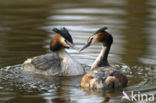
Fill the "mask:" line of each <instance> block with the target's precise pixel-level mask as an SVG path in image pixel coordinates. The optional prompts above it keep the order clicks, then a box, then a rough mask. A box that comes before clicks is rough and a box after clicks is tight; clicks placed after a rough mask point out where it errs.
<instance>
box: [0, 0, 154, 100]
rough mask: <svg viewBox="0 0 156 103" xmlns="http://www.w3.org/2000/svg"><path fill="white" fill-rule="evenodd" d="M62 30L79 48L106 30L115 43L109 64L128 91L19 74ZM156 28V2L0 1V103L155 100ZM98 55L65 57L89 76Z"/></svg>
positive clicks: (96, 48) (91, 52)
mask: <svg viewBox="0 0 156 103" xmlns="http://www.w3.org/2000/svg"><path fill="white" fill-rule="evenodd" d="M63 26H65V27H67V28H68V29H69V31H70V32H71V34H72V36H73V39H74V42H75V44H76V46H77V47H78V48H80V47H82V45H84V43H85V42H86V40H87V38H88V37H89V36H90V35H91V34H92V33H93V32H94V31H95V30H97V29H98V28H100V27H103V26H107V27H108V28H109V29H108V31H109V32H110V33H111V34H112V35H113V37H114V43H113V46H112V48H111V51H110V55H109V61H110V63H111V64H112V66H113V67H115V68H117V69H118V70H121V71H122V72H123V73H124V74H125V75H127V76H128V78H129V84H128V87H127V88H124V89H122V90H83V89H81V88H80V86H79V84H80V80H81V76H76V77H64V78H52V77H48V76H42V75H33V74H29V73H25V72H23V71H21V70H20V66H21V64H22V63H23V61H24V60H25V59H27V58H30V57H33V56H37V55H41V54H45V53H48V52H50V51H49V48H48V47H49V46H48V44H49V40H50V38H51V36H52V35H53V33H52V31H51V29H52V28H53V27H63ZM155 27H156V1H155V0H77V1H76V0H75V1H74V0H56V1H55V0H0V68H1V69H0V103H4V102H6V103H105V101H108V102H107V103H119V102H121V97H122V96H123V94H122V91H123V90H124V91H126V92H127V93H130V92H131V91H135V92H137V91H140V92H141V93H145V94H153V95H156V29H155ZM100 49H101V46H99V45H94V46H91V47H90V48H88V49H86V50H85V51H84V52H83V53H81V54H79V53H77V52H76V51H75V50H72V49H70V50H68V52H69V53H70V54H71V55H72V56H73V57H74V58H76V59H77V60H78V61H79V62H81V63H82V64H83V66H84V67H85V68H87V70H88V68H90V66H91V64H92V63H93V61H94V60H95V58H96V57H97V55H98V54H99V52H100ZM155 98H156V97H155ZM122 102H124V101H122ZM141 103H142V102H141ZM145 103H148V102H145ZM153 103H154V102H153Z"/></svg>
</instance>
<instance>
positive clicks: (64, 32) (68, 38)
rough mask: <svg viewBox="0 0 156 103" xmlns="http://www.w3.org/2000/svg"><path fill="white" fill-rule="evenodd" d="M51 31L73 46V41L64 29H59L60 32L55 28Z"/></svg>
mask: <svg viewBox="0 0 156 103" xmlns="http://www.w3.org/2000/svg"><path fill="white" fill-rule="evenodd" d="M52 30H53V31H54V32H55V33H58V34H60V35H61V36H63V37H64V38H65V39H66V40H68V41H69V42H70V43H72V44H73V39H72V37H71V35H70V34H69V32H68V30H67V29H66V28H65V27H63V28H61V29H60V30H59V29H57V28H53V29H52Z"/></svg>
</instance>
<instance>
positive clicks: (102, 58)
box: [91, 46, 110, 69]
mask: <svg viewBox="0 0 156 103" xmlns="http://www.w3.org/2000/svg"><path fill="white" fill-rule="evenodd" d="M109 50H110V46H103V48H102V50H101V52H100V54H99V56H98V57H97V58H96V60H95V61H94V63H93V65H92V67H91V69H93V68H96V67H102V66H110V65H109V63H108V60H107V57H108V53H109Z"/></svg>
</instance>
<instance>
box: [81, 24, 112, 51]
mask: <svg viewBox="0 0 156 103" xmlns="http://www.w3.org/2000/svg"><path fill="white" fill-rule="evenodd" d="M106 29H107V27H102V28H100V29H98V30H97V31H96V32H95V33H94V34H93V35H91V36H90V37H89V38H88V41H87V43H86V44H85V45H84V46H83V47H82V48H81V49H80V51H82V50H84V49H85V48H87V47H89V46H90V45H92V44H96V43H101V44H103V45H104V46H111V44H112V43H113V37H112V35H111V34H109V33H108V32H106V31H105V30H106Z"/></svg>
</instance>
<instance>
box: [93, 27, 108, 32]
mask: <svg viewBox="0 0 156 103" xmlns="http://www.w3.org/2000/svg"><path fill="white" fill-rule="evenodd" d="M106 29H108V28H107V27H102V28H100V29H98V30H97V31H96V32H95V34H96V33H99V32H104V31H105V30H106Z"/></svg>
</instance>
